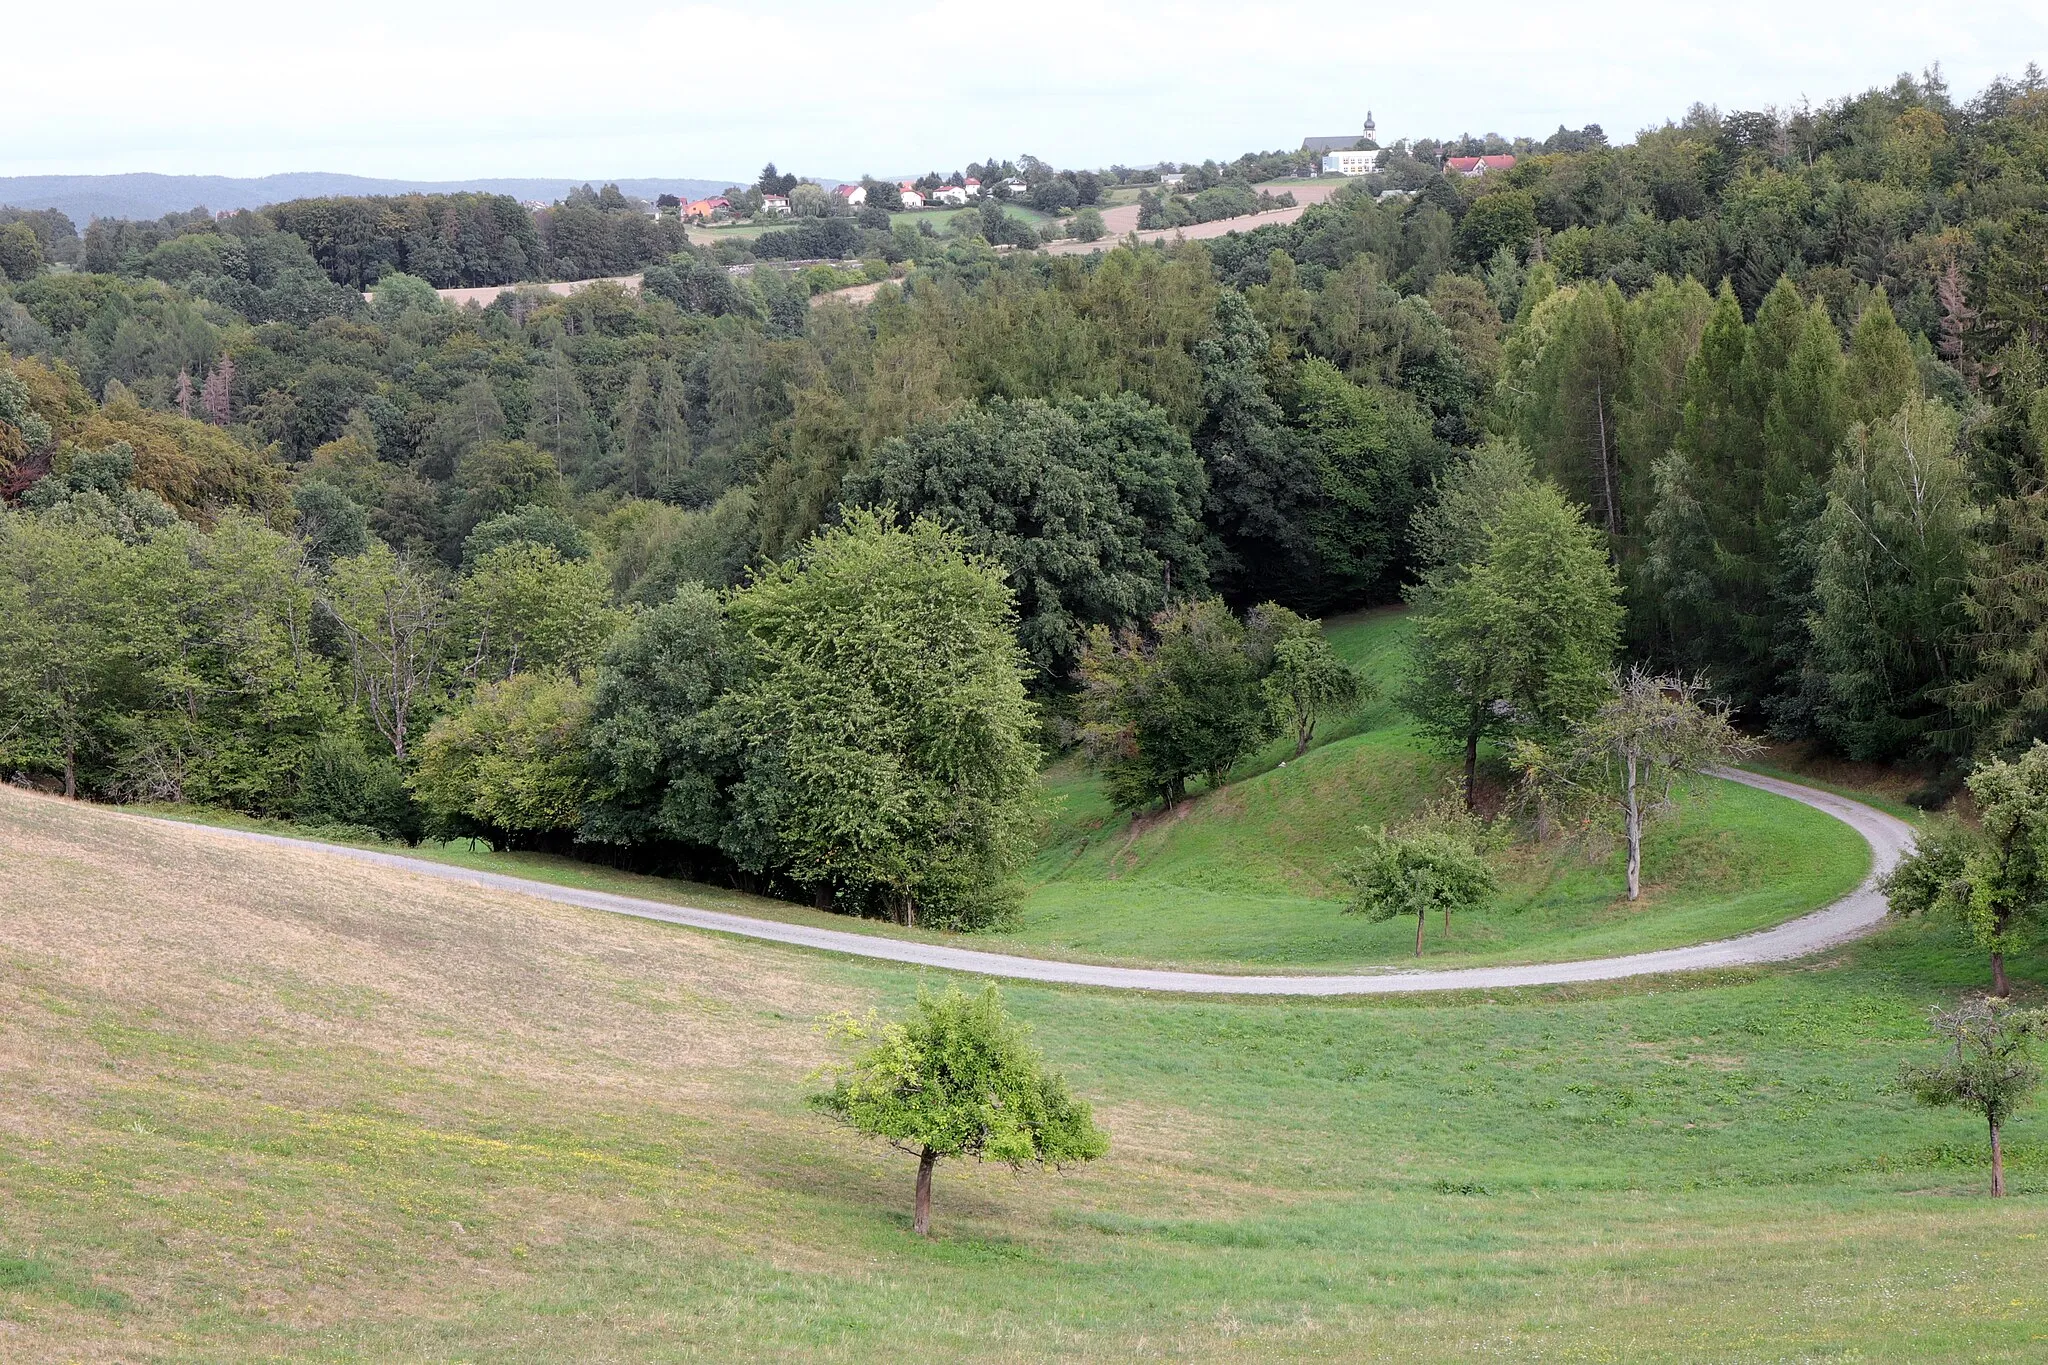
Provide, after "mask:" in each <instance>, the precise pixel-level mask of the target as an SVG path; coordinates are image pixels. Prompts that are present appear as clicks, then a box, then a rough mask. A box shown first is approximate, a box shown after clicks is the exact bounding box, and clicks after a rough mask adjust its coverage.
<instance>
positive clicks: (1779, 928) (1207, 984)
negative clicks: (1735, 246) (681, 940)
mask: <svg viewBox="0 0 2048 1365" xmlns="http://www.w3.org/2000/svg"><path fill="white" fill-rule="evenodd" d="M1715 775H1716V776H1718V777H1722V778H1725V779H1727V780H1728V781H1730V782H1740V783H1742V784H1743V785H1745V786H1750V787H1756V788H1759V789H1760V790H1763V791H1767V792H1772V793H1775V794H1777V795H1779V796H1784V797H1788V798H1790V799H1791V800H1794V801H1798V802H1801V803H1803V804H1805V805H1808V806H1812V807H1813V808H1814V809H1816V810H1819V811H1823V812H1825V813H1826V814H1828V815H1831V816H1833V817H1835V818H1836V819H1837V820H1840V821H1842V822H1843V823H1844V824H1846V825H1848V826H1849V827H1850V828H1852V829H1854V830H1855V831H1856V832H1857V833H1859V834H1861V835H1862V836H1863V837H1864V839H1865V840H1866V841H1867V842H1868V843H1869V844H1870V849H1871V855H1872V857H1871V870H1870V876H1869V877H1868V878H1867V879H1865V881H1864V882H1863V884H1862V885H1861V886H1859V887H1857V888H1856V890H1854V891H1852V892H1850V893H1849V894H1848V895H1846V896H1844V897H1842V898H1841V899H1840V900H1838V901H1835V902H1834V903H1833V904H1831V905H1827V906H1824V907H1822V908H1821V909H1819V910H1816V911H1813V912H1812V913H1811V914H1807V915H1802V916H1800V917H1799V918H1797V919H1793V920H1788V921H1786V922H1785V923H1783V924H1780V925H1776V926H1774V927H1773V928H1770V929H1764V930H1759V931H1758V932H1756V933H1752V934H1743V935H1741V936H1739V937H1736V938H1727V939H1720V940H1717V941H1715V942H1711V943H1698V944H1694V945H1692V946H1691V947H1686V948H1666V949H1661V950H1659V951H1656V952H1649V953H1631V954H1628V955H1626V956H1623V957H1603V958H1591V959H1586V960H1583V961H1578V962H1545V963H1536V964H1531V965H1528V966H1505V967H1460V968H1448V969H1441V970H1420V971H1417V970H1401V969H1392V968H1390V969H1384V970H1379V971H1372V972H1360V973H1350V974H1344V975H1335V974H1331V975H1249V974H1247V975H1237V974H1234V973H1223V972H1181V971H1171V970H1166V969H1159V968H1142V967H1109V966H1098V965H1095V964H1091V963H1082V962H1060V961H1055V960H1052V959H1046V958H1035V957H1021V956H1017V955H1014V954H1009V953H990V952H982V951H979V950H977V949H973V948H956V947H952V946H949V945H945V944H934V943H915V942H907V941H905V940H902V939H891V938H881V937H876V936H872V935H868V934H857V933H849V932H847V931H846V930H843V929H826V928H820V927H815V926H811V925H804V924H782V923H778V922H777V921H774V920H765V919H754V918H752V917H750V916H747V915H735V914H730V913H728V912H725V911H719V910H699V909H695V908H693V907H690V906H678V905H666V904H663V903H662V902H660V901H650V900H641V899H639V898H637V897H633V896H620V895H614V894H611V893H609V892H603V891H587V890H582V889H579V888H576V887H567V886H556V885H553V884H551V883H548V882H539V881H532V880H529V879H527V878H525V877H511V876H506V875H504V874H502V873H495V872H479V871H475V870H473V869H470V868H462V867H450V866H448V865H446V864H444V863H436V862H431V861H428V860H427V859H424V858H414V857H408V856H407V855H405V854H402V853H386V852H382V851H380V850H376V849H362V848H348V847H344V846H341V845H337V844H326V843H321V842H318V841H316V840H312V839H294V838H290V837H288V836H285V835H279V834H264V833H260V832H257V831H254V830H236V829H216V828H211V827H205V828H207V830H208V832H209V833H212V834H217V835H219V836H221V837H223V838H229V839H250V840H256V841H258V842H262V843H269V844H279V845H284V846H286V847H290V848H298V849H306V850H310V851H313V852H320V853H326V854H330V855H332V856H334V857H337V858H354V859H357V860H359V861H362V862H368V863H376V864H379V865H381V866H384V867H395V868H400V869H403V870H405V871H408V872H415V873H418V874H420V875H421V876H426V877H439V878H441V879H443V880H446V881H455V882H466V883H469V884H471V885H476V886H485V887H489V888H492V889H493V890H498V891H511V892H516V893H518V894H521V895H527V896H535V897H539V898H540V899H542V900H550V901H557V902H560V903H562V904H565V905H578V906H582V907H584V908H586V909H591V910H604V911H609V912H611V913H613V914H620V915H635V916H638V917H640V918H642V919H652V920H662V921H664V922H666V923H670V924H681V925H685V926H687V927H690V928H693V929H709V930H713V931H715V932H717V933H724V934H736V935H739V936H742V937H745V938H755V939H765V940H768V941H770V942H774V943H785V944H791V945H794V946H796V947H800V948H815V949H820V950H822V951H825V952H833V953H846V954H849V955H851V956H854V957H866V958H879V959H882V960H884V961H889V962H903V963H908V964H910V965H912V966H919V967H937V968H942V969H944V970H947V971H956V972H967V973H970V974H972V975H976V976H994V977H1006V978H1012V979H1016V980H1020V981H1046V982H1052V983H1055V984H1061V985H1071V986H1094V987H1099V988H1106V989H1110V990H1132V991H1164V992H1174V993H1184V994H1199V995H1314V996H1325V995H1395V994H1406V993H1412V992H1422V991H1462V990H1500V989H1508V988H1513V987H1517V986H1557V985H1568V984H1571V983H1574V982H1582V981H1612V980H1616V979H1619V978H1623V977H1633V976H1658V975H1662V974H1664V973H1668V972H1691V971H1704V970H1709V969H1712V968H1718V967H1741V966H1752V965H1755V964H1758V963H1764V962H1783V961H1787V960H1789V959H1792V958H1798V957H1805V956H1807V955H1808V954H1811V953H1815V952H1819V951H1821V950H1822V949H1825V948H1830V947H1833V946H1835V945H1836V944H1839V943H1845V942H1847V941H1849V940H1850V939H1854V938H1859V937H1861V936H1862V935H1864V934H1867V933H1869V932H1871V931H1872V930H1873V929H1875V928H1876V927H1877V926H1878V924H1879V923H1880V922H1882V921H1883V919H1884V916H1885V899H1884V893H1883V892H1882V891H1880V890H1879V889H1878V882H1879V879H1880V878H1882V877H1883V876H1884V875H1885V874H1886V873H1887V872H1889V871H1891V869H1892V868H1893V867H1894V866H1896V865H1897V863H1898V862H1899V860H1900V859H1901V858H1902V857H1904V856H1905V855H1906V854H1907V853H1909V852H1910V851H1911V850H1912V847H1913V829H1912V826H1910V825H1908V824H1907V823H1906V822H1905V821H1903V820H1900V819H1897V818H1895V817H1893V816H1890V815H1886V814H1885V813H1884V812H1882V811H1879V810H1875V809H1873V808H1871V807H1869V806H1866V805H1864V804H1863V803H1862V802H1860V801H1854V800H1851V799H1850V798H1848V797H1846V796H1838V795H1836V794H1834V793H1832V792H1824V791H1818V790H1815V789H1814V788H1812V787H1803V786H1800V785H1799V784H1797V783H1794V782H1785V781H1782V780H1780V779H1778V778H1774V777H1764V776H1761V775H1759V774H1756V773H1748V772H1741V771H1737V770H1734V769H1726V768H1724V769H1718V770H1716V774H1715ZM130 818H132V819H151V820H154V819H159V818H161V817H156V816H140V815H136V816H131V817H130ZM170 823H178V822H170ZM188 828H191V827H190V826H188Z"/></svg>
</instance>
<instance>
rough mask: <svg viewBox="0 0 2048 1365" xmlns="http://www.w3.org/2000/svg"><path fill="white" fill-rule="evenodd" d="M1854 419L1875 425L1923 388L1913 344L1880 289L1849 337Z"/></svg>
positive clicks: (1849, 395)
mask: <svg viewBox="0 0 2048 1365" xmlns="http://www.w3.org/2000/svg"><path fill="white" fill-rule="evenodd" d="M1845 381H1846V389H1847V392H1846V395H1845V396H1846V399H1847V402H1848V415H1849V419H1850V420H1851V421H1855V422H1864V423H1868V424H1870V425H1872V426H1875V425H1876V424H1878V423H1880V422H1882V421H1884V420H1885V419H1886V418H1887V417H1890V416H1891V415H1892V414H1893V413H1895V412H1897V411H1898V410H1899V409H1900V408H1902V407H1904V406H1905V405H1906V401H1907V400H1908V399H1910V398H1912V397H1913V396H1914V395H1915V394H1917V393H1919V392H1920V368H1919V366H1918V365H1916V364H1915V363H1914V361H1913V346H1912V343H1911V342H1909V341H1908V340H1907V339H1906V334H1905V332H1903V331H1901V330H1900V328H1899V322H1898V319H1897V318H1895V317H1893V316H1892V306H1891V303H1890V302H1889V301H1888V300H1886V298H1885V296H1884V291H1883V290H1879V291H1878V292H1877V293H1876V295H1874V296H1873V297H1872V298H1871V300H1870V303H1869V304H1868V305H1867V306H1865V308H1864V309H1863V316H1862V317H1860V318H1858V319H1857V320H1856V331H1855V333H1854V334H1853V335H1852V336H1851V337H1850V338H1849V364H1848V373H1847V374H1846V375H1845Z"/></svg>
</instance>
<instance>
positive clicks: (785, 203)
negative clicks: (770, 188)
mask: <svg viewBox="0 0 2048 1365" xmlns="http://www.w3.org/2000/svg"><path fill="white" fill-rule="evenodd" d="M761 212H763V213H779V214H782V215H784V216H785V217H786V216H787V215H788V213H789V196H788V195H783V194H764V195H762V196H761Z"/></svg>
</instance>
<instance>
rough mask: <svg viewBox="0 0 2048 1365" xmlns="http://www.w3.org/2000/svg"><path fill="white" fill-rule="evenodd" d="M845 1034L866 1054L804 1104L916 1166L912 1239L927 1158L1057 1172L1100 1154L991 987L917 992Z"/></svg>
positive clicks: (1083, 1111) (1085, 1115)
mask: <svg viewBox="0 0 2048 1365" xmlns="http://www.w3.org/2000/svg"><path fill="white" fill-rule="evenodd" d="M851 1031H853V1032H854V1033H855V1036H857V1037H862V1038H869V1039H871V1046H869V1048H868V1049H867V1050H866V1051H865V1052H864V1053H862V1054H861V1056H860V1057H859V1058H857V1059H856V1060H855V1061H854V1062H853V1063H852V1064H851V1065H850V1066H848V1067H846V1068H845V1069H844V1070H843V1071H841V1072H840V1073H839V1075H838V1076H837V1078H836V1080H835V1083H834V1084H833V1087H832V1088H831V1089H830V1090H828V1091H825V1092H824V1093H822V1094H819V1095H815V1096H813V1097H812V1101H811V1102H812V1103H813V1104H814V1105H815V1106H816V1107H817V1108H819V1109H820V1110H822V1111H823V1112H825V1113H827V1114H830V1115H831V1116H832V1117H833V1118H835V1119H837V1120H838V1121H839V1122H841V1123H844V1124H845V1125H847V1126H848V1127H850V1128H852V1129H853V1130H854V1131H855V1132H859V1133H865V1134H867V1135H869V1136H871V1137H879V1138H882V1139H884V1140H886V1141H888V1142H889V1143H890V1144H891V1145H892V1146H895V1147H898V1148H900V1149H901V1150H903V1151H906V1152H911V1153H914V1154H916V1155H917V1156H918V1157H919V1158H920V1161H921V1163H922V1169H921V1172H920V1179H919V1214H920V1226H919V1228H918V1231H919V1232H923V1231H924V1230H925V1227H924V1220H925V1219H927V1218H928V1217H929V1203H928V1201H929V1198H930V1183H929V1181H930V1165H931V1163H932V1162H933V1161H934V1160H936V1159H939V1158H945V1157H961V1156H971V1157H974V1158H976V1159H977V1160H988V1161H1000V1162H1004V1163H1005V1164H1007V1165H1009V1166H1011V1167H1013V1168H1022V1167H1024V1166H1027V1165H1048V1166H1052V1167H1054V1168H1058V1167H1060V1166H1062V1165H1066V1164H1068V1163H1073V1162H1081V1161H1091V1160H1093V1159H1094V1158H1096V1157H1099V1156H1101V1155H1103V1154H1104V1153H1105V1152H1107V1151H1108V1150H1109V1138H1108V1136H1107V1135H1106V1134H1105V1133H1103V1131H1102V1130H1101V1129H1099V1128H1097V1127H1096V1126H1095V1120H1094V1115H1093V1113H1092V1112H1091V1111H1090V1109H1089V1106H1088V1104H1087V1102H1086V1101H1085V1100H1080V1099H1077V1098H1075V1097H1074V1096H1073V1095H1072V1094H1071V1093H1070V1092H1069V1091H1068V1089H1067V1084H1066V1081H1065V1080H1064V1079H1063V1078H1062V1077H1060V1076H1059V1075H1057V1074H1055V1073H1051V1072H1048V1071H1047V1070H1046V1069H1045V1063H1044V1059H1043V1058H1042V1057H1041V1056H1040V1055H1039V1053H1038V1050H1037V1049H1036V1048H1034V1047H1033V1046H1032V1045H1031V1044H1030V1042H1029V1040H1028V1037H1027V1035H1026V1032H1025V1030H1024V1027H1023V1026H1022V1025H1021V1024H1019V1023H1017V1022H1016V1021H1015V1020H1014V1019H1012V1018H1011V1017H1010V1016H1009V1014H1008V1012H1007V1011H1006V1010H1004V1008H1003V1002H1002V997H1001V996H1000V995H999V994H998V993H997V991H996V988H995V986H994V985H993V984H991V985H988V986H986V987H984V988H983V990H982V991H981V993H980V994H979V995H973V996H970V995H966V994H964V993H963V992H962V991H961V990H960V988H959V987H958V986H948V987H947V988H946V990H945V993H944V994H942V995H934V994H932V993H931V992H929V991H927V990H924V989H922V988H920V989H919V991H918V995H917V1003H916V1004H915V1005H914V1006H912V1007H911V1011H910V1014H909V1016H908V1017H907V1018H905V1019H903V1020H902V1021H900V1022H897V1023H891V1024H885V1025H882V1026H881V1027H880V1028H879V1029H878V1030H877V1029H871V1028H863V1027H861V1026H858V1025H853V1026H851Z"/></svg>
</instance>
